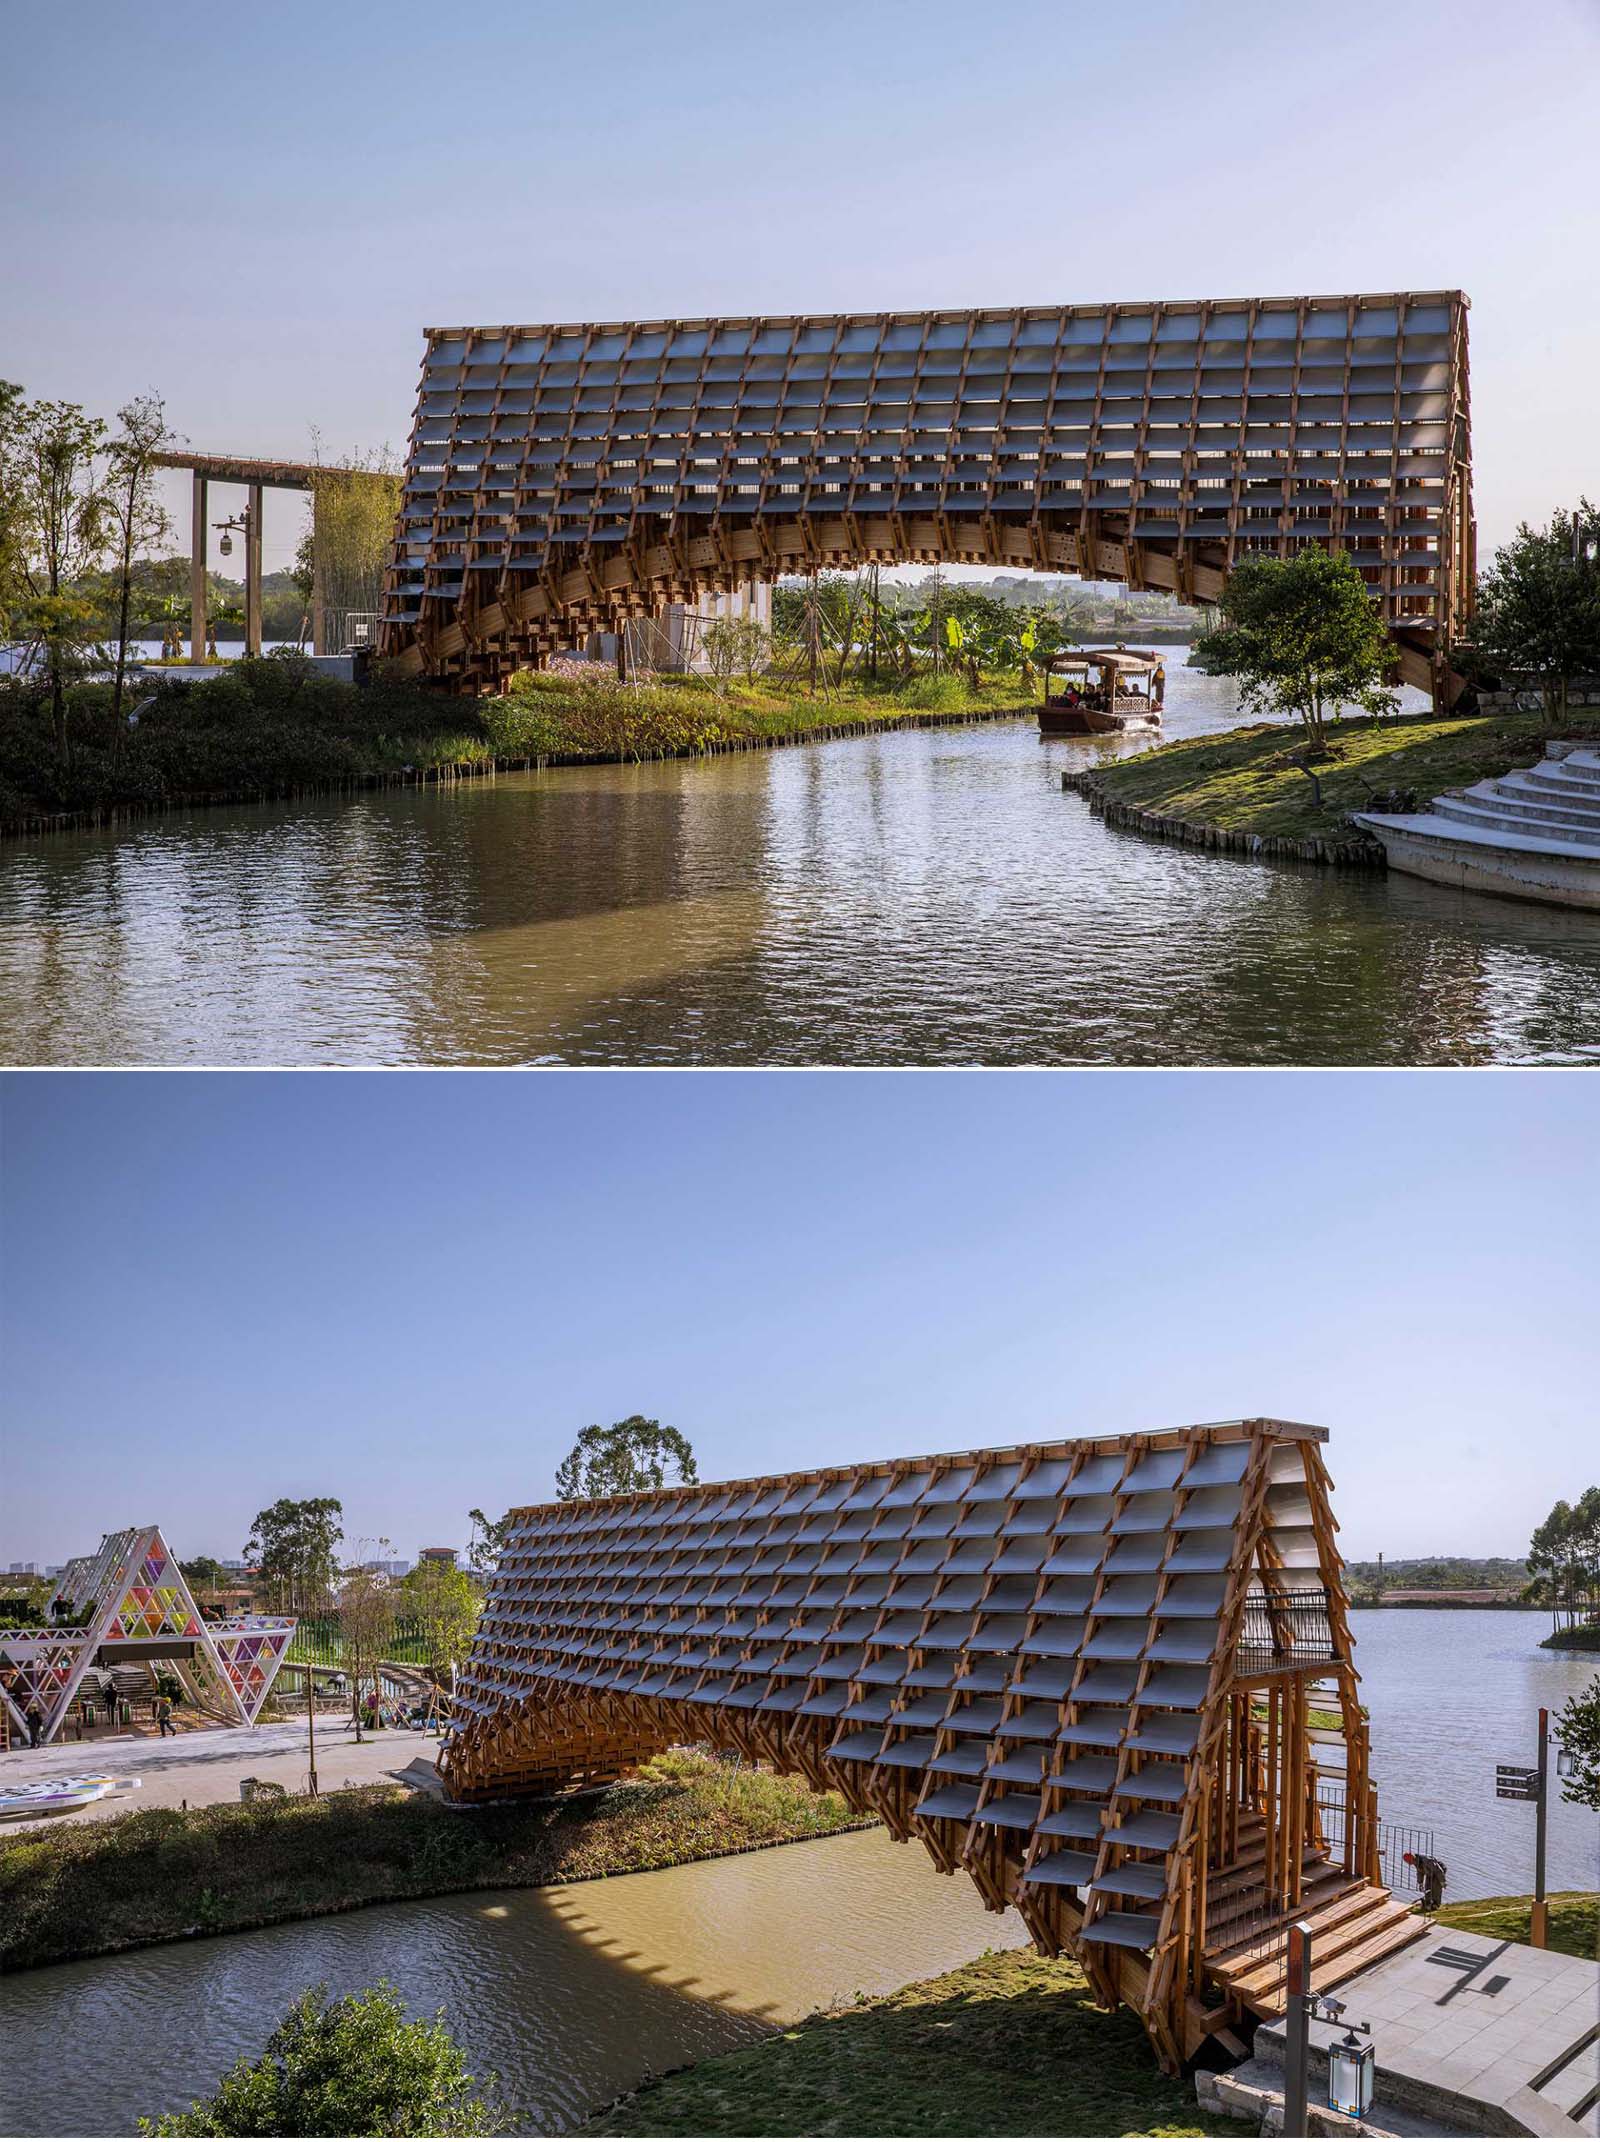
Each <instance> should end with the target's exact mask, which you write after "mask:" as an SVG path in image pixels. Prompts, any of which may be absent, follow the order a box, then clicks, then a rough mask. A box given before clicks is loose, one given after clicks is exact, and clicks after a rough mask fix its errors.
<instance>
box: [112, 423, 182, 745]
mask: <svg viewBox="0 0 1600 2142" xmlns="http://www.w3.org/2000/svg"><path fill="white" fill-rule="evenodd" d="M117 425H118V429H117V431H116V434H115V435H114V437H113V438H112V441H111V445H110V448H109V449H108V452H107V457H106V458H107V461H108V463H109V476H108V480H107V484H106V500H107V506H106V511H107V514H108V517H109V520H110V523H111V528H112V531H113V541H114V543H115V547H116V575H117V632H116V647H117V659H116V665H115V668H114V669H113V671H112V679H111V730H112V735H113V737H114V739H115V743H114V746H113V748H114V749H117V750H120V749H121V746H122V734H123V722H122V692H123V685H124V682H125V680H126V677H127V672H128V622H129V612H130V609H131V606H132V601H133V564H134V555H135V553H136V552H137V551H141V550H148V549H150V548H151V547H152V546H153V545H154V544H157V543H162V542H165V540H166V538H167V536H168V535H169V534H170V533H171V530H172V523H171V521H170V519H169V518H168V515H167V509H166V508H165V506H163V505H162V503H161V498H160V494H159V492H158V491H157V489H156V483H157V476H156V467H155V456H156V455H157V454H159V453H160V452H162V450H163V449H164V448H165V447H167V446H169V445H170V444H171V443H172V433H171V432H169V431H168V429H167V412H166V407H165V404H164V403H163V402H162V401H161V398H160V396H159V395H155V394H141V395H137V396H135V398H134V399H133V400H132V401H131V402H129V403H127V404H126V405H125V406H124V407H123V408H121V409H119V410H118V411H117Z"/></svg>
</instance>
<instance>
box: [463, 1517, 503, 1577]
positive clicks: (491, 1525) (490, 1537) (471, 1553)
mask: <svg viewBox="0 0 1600 2142" xmlns="http://www.w3.org/2000/svg"><path fill="white" fill-rule="evenodd" d="M467 1516H468V1517H469V1518H470V1519H471V1521H472V1537H471V1539H470V1540H469V1541H468V1542H467V1561H468V1564H469V1565H470V1567H471V1570H472V1574H473V1575H474V1576H475V1577H476V1578H477V1579H478V1581H479V1582H480V1583H481V1582H482V1581H483V1580H484V1578H486V1577H487V1576H488V1575H489V1574H490V1572H491V1571H492V1570H493V1569H494V1568H495V1567H496V1565H497V1564H498V1562H499V1560H500V1557H501V1555H503V1554H504V1553H505V1551H506V1547H507V1545H508V1543H509V1542H510V1539H511V1533H512V1524H511V1518H510V1515H509V1513H508V1514H507V1515H506V1516H504V1517H502V1518H501V1519H500V1520H499V1521H498V1523H497V1522H496V1521H495V1519H494V1518H492V1517H485V1516H484V1514H483V1512H482V1511H481V1510H469V1511H468V1512H467Z"/></svg>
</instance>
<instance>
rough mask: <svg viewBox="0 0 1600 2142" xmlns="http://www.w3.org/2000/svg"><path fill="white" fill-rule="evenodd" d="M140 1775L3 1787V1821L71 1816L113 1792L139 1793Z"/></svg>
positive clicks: (0, 1812)
mask: <svg viewBox="0 0 1600 2142" xmlns="http://www.w3.org/2000/svg"><path fill="white" fill-rule="evenodd" d="M141 1782H142V1780H140V1779H139V1778H56V1779H54V1780H53V1781H52V1782H51V1783H49V1784H45V1785H9V1786H6V1787H4V1788H3V1789H0V1822H27V1821H32V1820H34V1819H35V1818H36V1817H37V1816H40V1815H70V1814H74V1813H75V1812H76V1811H77V1810H78V1809H79V1808H80V1807H88V1806H90V1805H91V1804H92V1803H93V1802H94V1801H96V1800H106V1799H109V1798H110V1797H111V1796H112V1795H113V1794H114V1793H117V1794H120V1793H125V1792H137V1791H138V1789H139V1786H140V1784H141Z"/></svg>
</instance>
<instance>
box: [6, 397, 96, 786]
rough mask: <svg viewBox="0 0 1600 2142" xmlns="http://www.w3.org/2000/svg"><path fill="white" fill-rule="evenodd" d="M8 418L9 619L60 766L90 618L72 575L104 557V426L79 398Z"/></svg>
mask: <svg viewBox="0 0 1600 2142" xmlns="http://www.w3.org/2000/svg"><path fill="white" fill-rule="evenodd" d="M6 421H7V424H8V427H9V429H10V431H11V433H12V442H11V445H10V447H9V449H8V457H7V458H8V461H9V462H10V467H9V468H8V469H7V471H6V480H7V483H8V486H9V485H13V484H14V485H15V487H16V488H15V495H14V496H13V497H12V499H11V501H10V503H9V505H8V507H7V509H6V518H7V520H8V521H10V522H11V523H12V533H11V535H10V537H9V539H8V540H9V541H10V542H12V543H13V544H14V545H15V546H16V552H17V560H18V573H19V578H20V596H19V598H18V599H17V600H16V601H15V603H14V607H13V614H12V618H11V623H12V627H13V629H14V630H16V631H18V632H19V633H20V636H21V638H22V639H23V641H24V642H25V643H27V644H29V645H31V647H32V648H33V650H34V651H35V652H36V653H37V655H38V656H39V658H40V660H41V661H42V663H43V666H44V673H45V681H46V686H47V689H48V691H49V695H50V717H51V723H52V726H53V728H54V731H55V743H56V756H57V757H58V758H59V759H60V760H61V762H62V764H63V765H65V764H67V763H68V762H69V760H70V746H69V739H68V736H67V692H68V688H69V687H70V686H71V685H72V684H73V683H75V682H76V681H77V680H78V678H79V677H81V676H82V675H83V674H84V672H85V670H86V668H87V667H88V666H89V665H88V658H87V647H86V642H87V640H88V638H89V632H90V627H91V625H92V622H93V617H94V610H93V605H92V604H91V603H90V602H89V601H88V600H87V599H86V598H85V597H84V596H83V595H82V594H80V593H79V592H78V591H77V582H78V581H79V580H81V579H82V577H83V576H84V575H85V574H87V573H91V572H93V571H94V570H95V568H96V567H97V566H98V565H99V564H100V562H101V560H102V559H103V557H104V556H105V552H106V547H107V543H108V540H109V534H110V526H111V522H110V512H109V500H108V497H107V492H106V485H105V476H104V472H103V469H102V467H101V455H102V453H103V449H104V445H105V429H106V428H105V426H104V424H102V423H101V422H100V420H99V418H98V417H91V416H86V415H85V413H84V411H83V410H82V408H81V407H80V406H79V405H78V403H76V402H27V403H19V404H15V405H13V406H12V407H11V410H10V414H9V416H8V417H7V420H6Z"/></svg>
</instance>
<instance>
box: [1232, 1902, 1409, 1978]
mask: <svg viewBox="0 0 1600 2142" xmlns="http://www.w3.org/2000/svg"><path fill="white" fill-rule="evenodd" d="M1380 1916H1381V1917H1382V1918H1383V1919H1384V1921H1385V1923H1389V1922H1390V1921H1392V1919H1393V1918H1394V1917H1396V1916H1398V1917H1400V1918H1409V1917H1410V1912H1409V1910H1408V1908H1407V1907H1406V1906H1405V1905H1404V1904H1397V1903H1395V1901H1394V1899H1393V1898H1392V1897H1391V1896H1390V1895H1389V1892H1388V1891H1387V1890H1386V1889H1369V1888H1365V1887H1363V1888H1359V1889H1353V1890H1351V1891H1350V1892H1349V1894H1348V1895H1346V1896H1344V1897H1341V1898H1339V1899H1338V1901H1337V1902H1335V1903H1334V1904H1331V1905H1329V1906H1326V1907H1324V1908H1323V1909H1322V1910H1321V1911H1318V1912H1315V1913H1313V1914H1311V1915H1310V1916H1309V1917H1307V1919H1306V1924H1307V1925H1308V1926H1309V1927H1310V1929H1311V1943H1312V1948H1311V1954H1312V1968H1313V1972H1315V1971H1316V1970H1318V1969H1320V1968H1321V1965H1322V1964H1323V1963H1330V1962H1332V1961H1333V1959H1334V1958H1335V1957H1337V1956H1339V1955H1340V1954H1342V1952H1343V1951H1344V1950H1345V1949H1346V1948H1348V1947H1350V1946H1351V1944H1352V1943H1356V1942H1360V1941H1362V1940H1365V1939H1366V1938H1367V1936H1368V1934H1369V1933H1371V1932H1372V1930H1373V1923H1374V1922H1375V1921H1376V1920H1377V1919H1378V1918H1379V1917H1380ZM1287 1923H1288V1922H1287V1919H1286V1920H1285V1925H1287ZM1207 1961H1208V1963H1209V1964H1210V1966H1211V1968H1212V1970H1213V1971H1216V1972H1217V1973H1218V1975H1219V1976H1221V1977H1223V1978H1225V1979H1227V1980H1228V1982H1229V1983H1230V1984H1231V1986H1232V1988H1233V1990H1234V1991H1235V1992H1236V1993H1255V1992H1265V1991H1267V1990H1268V1989H1269V1988H1270V1987H1271V1986H1272V1984H1273V1982H1274V1980H1279V1979H1281V1978H1282V1977H1283V1972H1284V1962H1283V1957H1282V1955H1281V1953H1280V1954H1276V1955H1274V1956H1271V1957H1268V1958H1266V1959H1264V1960H1263V1961H1262V1962H1260V1963H1258V1964H1254V1965H1252V1966H1250V1967H1249V1968H1248V1969H1245V1970H1233V1971H1230V1970H1229V1967H1228V1964H1227V1960H1226V1958H1225V1957H1224V1958H1223V1959H1221V1960H1220V1962H1219V1960H1218V1959H1216V1958H1214V1957H1208V1959H1207Z"/></svg>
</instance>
